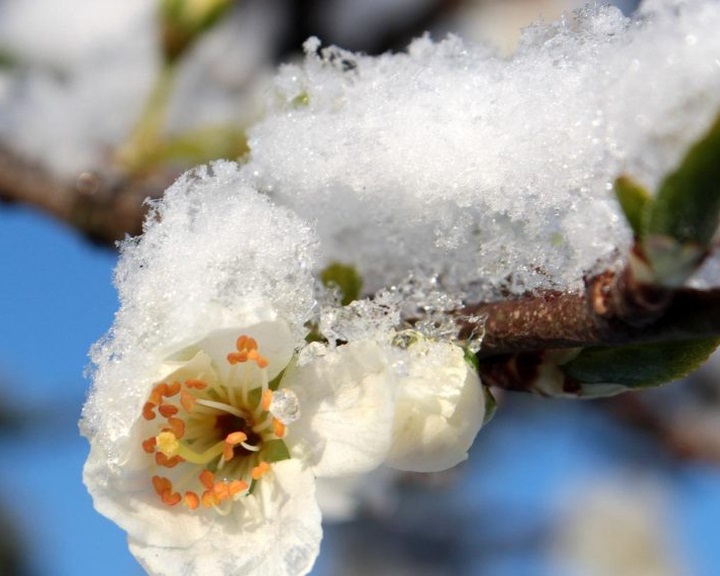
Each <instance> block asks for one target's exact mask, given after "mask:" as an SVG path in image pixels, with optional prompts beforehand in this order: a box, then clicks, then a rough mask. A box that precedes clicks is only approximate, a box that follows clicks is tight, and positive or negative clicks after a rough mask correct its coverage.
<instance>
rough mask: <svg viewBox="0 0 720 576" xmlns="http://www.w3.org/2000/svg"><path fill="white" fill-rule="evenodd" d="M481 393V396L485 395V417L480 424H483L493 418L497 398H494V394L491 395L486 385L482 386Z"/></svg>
mask: <svg viewBox="0 0 720 576" xmlns="http://www.w3.org/2000/svg"><path fill="white" fill-rule="evenodd" d="M481 386H482V385H481ZM482 393H483V396H485V417H484V418H483V423H482V425H483V426H485V424H487V423H488V422H490V420H492V419H493V416H495V412H497V400H495V396H493V395H492V392H490V388H488V387H487V386H482Z"/></svg>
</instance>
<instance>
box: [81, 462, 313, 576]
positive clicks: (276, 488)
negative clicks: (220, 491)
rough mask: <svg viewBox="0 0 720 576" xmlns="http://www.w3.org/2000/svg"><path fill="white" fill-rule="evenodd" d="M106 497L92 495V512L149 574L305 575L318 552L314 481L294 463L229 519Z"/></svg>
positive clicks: (281, 467) (142, 498) (278, 469)
mask: <svg viewBox="0 0 720 576" xmlns="http://www.w3.org/2000/svg"><path fill="white" fill-rule="evenodd" d="M109 496H110V495H109V494H105V493H103V492H102V491H101V492H99V493H98V492H96V493H95V503H96V507H97V508H98V510H99V511H100V512H102V513H103V514H105V515H106V516H108V517H110V518H111V519H113V520H114V521H115V522H116V523H117V524H118V525H119V526H120V527H121V528H123V529H125V530H127V531H128V534H129V538H128V540H129V544H130V551H131V552H132V553H133V555H134V556H135V557H136V558H137V559H138V561H139V562H140V563H141V564H142V565H143V567H144V568H145V570H147V572H148V573H150V574H155V575H159V576H176V575H178V574H188V575H193V576H204V575H217V574H222V575H224V576H232V575H241V574H253V575H254V576H295V575H301V574H307V573H308V572H309V571H310V569H311V568H312V565H313V563H314V561H315V559H316V558H317V555H318V552H319V549H320V540H321V538H322V528H321V525H320V510H319V508H318V505H317V503H316V500H315V480H314V478H313V475H312V474H311V473H310V471H308V470H302V469H301V466H300V464H299V463H298V462H296V461H292V460H288V461H285V462H279V463H277V464H274V465H273V468H272V478H263V481H262V482H260V483H258V489H257V491H256V493H254V494H253V495H252V496H248V497H247V498H248V499H249V500H252V502H248V506H247V507H245V506H242V505H238V503H236V504H235V506H234V507H233V510H232V511H231V513H230V514H228V515H227V516H220V515H219V514H217V513H216V512H215V511H213V510H208V511H206V512H205V513H201V514H198V513H197V512H187V511H185V510H184V509H182V508H180V507H179V506H178V507H173V508H167V507H163V506H162V505H160V504H157V499H156V498H153V496H155V495H154V494H152V495H148V497H146V495H145V494H142V493H128V494H124V495H119V494H114V495H112V497H109ZM120 496H122V497H120ZM251 506H253V507H254V508H255V511H254V512H252V511H251Z"/></svg>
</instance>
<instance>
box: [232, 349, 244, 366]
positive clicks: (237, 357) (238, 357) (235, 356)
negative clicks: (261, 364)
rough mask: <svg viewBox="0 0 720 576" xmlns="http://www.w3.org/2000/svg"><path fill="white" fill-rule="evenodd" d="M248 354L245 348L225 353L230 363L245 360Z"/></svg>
mask: <svg viewBox="0 0 720 576" xmlns="http://www.w3.org/2000/svg"><path fill="white" fill-rule="evenodd" d="M247 359H248V354H247V352H246V351H245V350H241V351H240V352H230V354H228V355H227V361H228V362H229V363H230V364H239V363H241V362H247Z"/></svg>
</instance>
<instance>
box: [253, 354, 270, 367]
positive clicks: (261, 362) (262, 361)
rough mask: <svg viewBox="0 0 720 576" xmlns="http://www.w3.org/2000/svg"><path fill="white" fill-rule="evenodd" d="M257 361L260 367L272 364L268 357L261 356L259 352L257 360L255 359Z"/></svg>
mask: <svg viewBox="0 0 720 576" xmlns="http://www.w3.org/2000/svg"><path fill="white" fill-rule="evenodd" d="M255 362H256V363H257V365H258V368H267V367H268V365H269V364H270V361H269V360H268V359H267V358H265V356H260V355H259V354H258V357H257V360H255Z"/></svg>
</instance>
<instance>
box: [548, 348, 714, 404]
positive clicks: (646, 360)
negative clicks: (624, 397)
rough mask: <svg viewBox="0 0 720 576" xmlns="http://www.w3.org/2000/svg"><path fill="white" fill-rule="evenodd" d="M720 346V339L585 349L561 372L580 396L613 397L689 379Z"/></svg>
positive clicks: (564, 365) (563, 367)
mask: <svg viewBox="0 0 720 576" xmlns="http://www.w3.org/2000/svg"><path fill="white" fill-rule="evenodd" d="M719 344H720V338H711V339H700V340H687V341H683V342H662V343H658V344H633V345H630V346H619V347H607V348H606V347H598V348H585V349H583V350H582V352H580V354H579V355H578V356H577V357H576V358H575V359H573V360H571V361H570V362H568V363H566V364H563V365H562V366H560V369H561V370H562V371H563V372H564V374H565V375H566V376H567V377H569V378H571V379H572V380H574V381H576V382H577V383H578V384H579V385H580V386H581V388H582V391H581V393H580V396H601V395H610V394H613V393H618V392H623V391H625V390H632V389H640V388H648V387H653V386H659V385H660V384H665V383H667V382H671V381H673V380H677V379H678V378H682V377H684V376H687V375H688V374H689V373H690V372H692V371H693V370H695V369H696V368H698V367H699V366H700V365H701V364H702V363H703V362H705V360H707V358H708V356H710V354H711V353H712V352H713V351H714V350H715V348H717V346H718V345H719ZM606 385H611V386H606ZM596 387H600V388H597V389H595V388H596ZM603 392H604V393H603Z"/></svg>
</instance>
